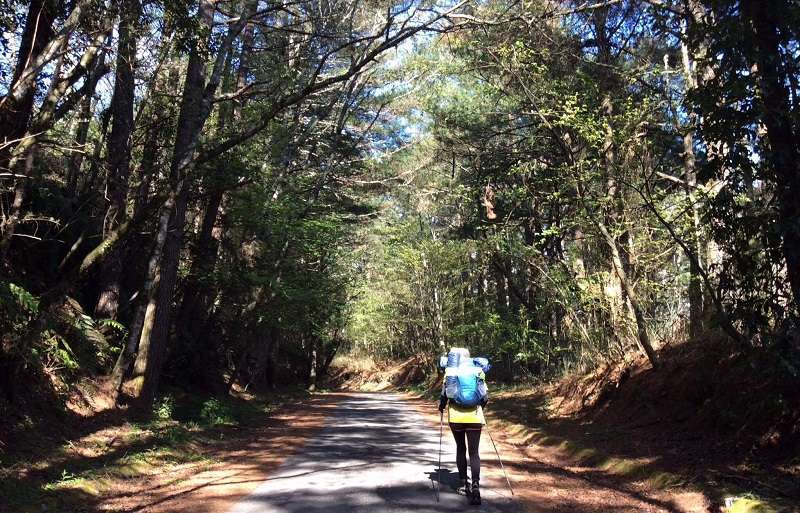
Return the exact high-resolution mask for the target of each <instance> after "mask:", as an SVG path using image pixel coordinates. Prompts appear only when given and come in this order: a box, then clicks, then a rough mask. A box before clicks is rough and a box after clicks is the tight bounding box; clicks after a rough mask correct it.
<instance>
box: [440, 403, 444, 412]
mask: <svg viewBox="0 0 800 513" xmlns="http://www.w3.org/2000/svg"><path fill="white" fill-rule="evenodd" d="M439 413H444V405H443V404H440V405H439Z"/></svg>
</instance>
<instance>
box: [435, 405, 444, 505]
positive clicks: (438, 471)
mask: <svg viewBox="0 0 800 513" xmlns="http://www.w3.org/2000/svg"><path fill="white" fill-rule="evenodd" d="M443 426H444V412H443V411H440V412H439V466H438V467H436V502H439V488H441V487H442V431H443V430H444V427H443Z"/></svg>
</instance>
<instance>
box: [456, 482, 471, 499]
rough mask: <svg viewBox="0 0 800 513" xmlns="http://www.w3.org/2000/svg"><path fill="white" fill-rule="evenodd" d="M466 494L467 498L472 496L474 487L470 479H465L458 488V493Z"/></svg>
mask: <svg viewBox="0 0 800 513" xmlns="http://www.w3.org/2000/svg"><path fill="white" fill-rule="evenodd" d="M461 492H464V495H466V496H467V498H469V497H471V496H472V487H471V486H470V485H469V479H465V480H464V481H462V482H461V486H460V487H459V488H458V493H461Z"/></svg>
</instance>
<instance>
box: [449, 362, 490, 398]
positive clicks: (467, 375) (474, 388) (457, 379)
mask: <svg viewBox="0 0 800 513" xmlns="http://www.w3.org/2000/svg"><path fill="white" fill-rule="evenodd" d="M463 353H464V352H462V351H453V350H451V351H450V354H448V355H447V357H446V358H447V359H446V361H445V357H442V359H441V363H446V366H444V370H445V372H444V376H445V377H444V392H445V395H446V396H447V398H448V399H450V400H451V401H453V402H454V403H455V404H456V405H458V406H462V407H465V408H474V407H475V406H477V405H479V404H480V403H481V402H482V401H483V400H484V399H485V398H486V397H487V396H488V395H489V390H488V388H487V386H486V381H485V375H484V372H485V371H488V370H489V369H490V368H491V365H490V364H489V361H488V360H487V359H486V358H469V357H467V356H466V355H465V354H463Z"/></svg>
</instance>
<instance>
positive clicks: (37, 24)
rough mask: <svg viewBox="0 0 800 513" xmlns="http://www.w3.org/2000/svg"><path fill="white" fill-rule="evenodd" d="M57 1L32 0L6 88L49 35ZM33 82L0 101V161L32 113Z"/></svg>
mask: <svg viewBox="0 0 800 513" xmlns="http://www.w3.org/2000/svg"><path fill="white" fill-rule="evenodd" d="M59 3H60V2H58V1H55V0H32V1H31V3H30V5H29V6H28V14H27V16H26V18H25V28H24V29H23V31H22V38H21V40H20V47H19V52H18V54H17V64H16V66H15V68H14V75H13V76H12V78H11V85H10V87H9V89H13V88H14V87H15V86H16V84H17V82H18V81H19V80H20V78H21V76H22V74H23V72H24V71H25V69H26V68H27V67H28V66H29V64H30V63H31V62H33V61H35V60H36V59H37V58H38V57H39V55H41V53H42V52H43V51H44V49H45V46H46V45H47V43H49V42H50V40H51V39H52V38H53V21H54V20H55V17H56V15H57V13H58V7H59V5H58V4H59ZM35 93H36V84H35V82H34V83H31V84H30V86H29V87H26V88H24V90H22V91H21V92H20V93H19V94H18V95H16V96H12V95H9V96H7V97H4V98H3V100H2V101H1V102H0V162H3V163H4V162H6V160H7V159H8V158H9V156H10V154H11V150H12V149H13V147H14V146H15V143H14V141H16V140H18V139H20V138H21V137H22V136H24V135H25V132H26V131H27V129H28V122H29V121H30V119H31V115H32V114H33V99H34V95H35Z"/></svg>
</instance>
